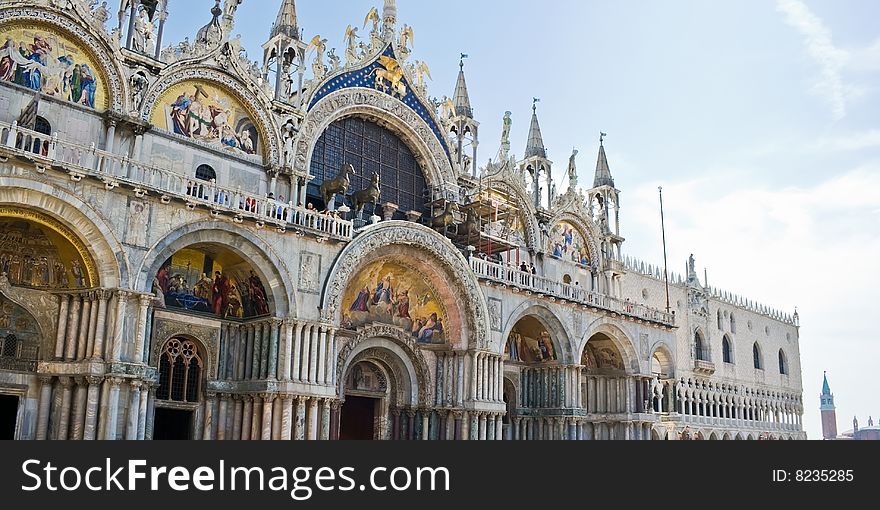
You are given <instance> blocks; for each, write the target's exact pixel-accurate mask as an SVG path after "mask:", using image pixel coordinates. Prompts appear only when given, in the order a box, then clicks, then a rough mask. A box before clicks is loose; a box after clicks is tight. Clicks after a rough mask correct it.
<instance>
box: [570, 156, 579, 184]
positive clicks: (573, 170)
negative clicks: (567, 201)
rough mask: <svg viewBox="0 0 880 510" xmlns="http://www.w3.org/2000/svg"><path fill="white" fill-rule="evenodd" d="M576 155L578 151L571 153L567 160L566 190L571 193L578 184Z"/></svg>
mask: <svg viewBox="0 0 880 510" xmlns="http://www.w3.org/2000/svg"><path fill="white" fill-rule="evenodd" d="M577 155H578V150H577V149H574V151H572V153H571V157H570V158H569V159H568V189H570V190H572V191H574V189H575V188H577V184H578V173H577Z"/></svg>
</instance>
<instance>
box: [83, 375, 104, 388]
mask: <svg viewBox="0 0 880 510" xmlns="http://www.w3.org/2000/svg"><path fill="white" fill-rule="evenodd" d="M86 381H88V383H89V386H96V385H98V384H101V383H102V382H104V378H103V377H97V376H93V375H90V376H88V377H86Z"/></svg>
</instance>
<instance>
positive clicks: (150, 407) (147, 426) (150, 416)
mask: <svg viewBox="0 0 880 510" xmlns="http://www.w3.org/2000/svg"><path fill="white" fill-rule="evenodd" d="M156 387H157V385H155V384H151V385H150V391H149V392H148V393H147V413H146V417H147V419H146V421H145V422H144V439H145V440H147V441H151V440H152V439H153V425H154V424H155V423H156Z"/></svg>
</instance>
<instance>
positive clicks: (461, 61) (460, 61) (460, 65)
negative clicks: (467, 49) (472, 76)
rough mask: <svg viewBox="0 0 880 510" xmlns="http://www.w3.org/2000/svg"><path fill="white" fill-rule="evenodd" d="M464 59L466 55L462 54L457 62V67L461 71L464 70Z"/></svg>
mask: <svg viewBox="0 0 880 510" xmlns="http://www.w3.org/2000/svg"><path fill="white" fill-rule="evenodd" d="M466 58H468V54H467V53H462V54H461V60H459V62H458V66H459V67H460V68H461V69H462V70H464V59H466Z"/></svg>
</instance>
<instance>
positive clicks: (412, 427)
mask: <svg viewBox="0 0 880 510" xmlns="http://www.w3.org/2000/svg"><path fill="white" fill-rule="evenodd" d="M415 438H416V412H415V411H414V410H412V409H407V410H406V439H407V441H412V440H413V439H415Z"/></svg>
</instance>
